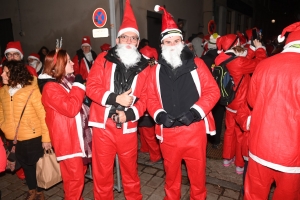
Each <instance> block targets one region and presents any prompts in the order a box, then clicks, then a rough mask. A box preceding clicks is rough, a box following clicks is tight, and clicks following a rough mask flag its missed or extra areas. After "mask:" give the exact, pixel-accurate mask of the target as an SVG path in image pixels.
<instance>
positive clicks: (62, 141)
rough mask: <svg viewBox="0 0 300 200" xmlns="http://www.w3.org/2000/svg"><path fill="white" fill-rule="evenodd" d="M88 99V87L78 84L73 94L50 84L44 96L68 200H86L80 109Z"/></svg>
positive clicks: (72, 90)
mask: <svg viewBox="0 0 300 200" xmlns="http://www.w3.org/2000/svg"><path fill="white" fill-rule="evenodd" d="M84 95H85V86H84V85H82V84H80V83H77V82H75V83H74V84H73V85H72V89H71V90H70V91H68V89H66V88H64V87H63V86H62V85H60V84H59V83H56V82H48V83H47V84H46V85H45V86H44V89H43V93H42V102H43V104H44V107H45V110H46V123H47V126H48V129H49V134H50V138H51V144H52V146H53V148H54V150H55V154H56V157H57V160H58V161H60V162H59V164H60V169H61V175H62V179H63V182H64V191H65V199H66V200H73V199H83V198H82V197H81V195H82V191H83V187H84V176H85V172H86V166H84V165H83V160H82V157H85V156H86V155H85V152H84V144H83V137H82V124H81V116H80V109H81V106H82V102H83V98H84Z"/></svg>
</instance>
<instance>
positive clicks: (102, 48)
mask: <svg viewBox="0 0 300 200" xmlns="http://www.w3.org/2000/svg"><path fill="white" fill-rule="evenodd" d="M100 49H101V51H102V52H103V51H108V50H109V49H110V44H107V43H104V44H102V45H101V46H100Z"/></svg>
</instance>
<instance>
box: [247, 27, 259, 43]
mask: <svg viewBox="0 0 300 200" xmlns="http://www.w3.org/2000/svg"><path fill="white" fill-rule="evenodd" d="M253 29H256V31H257V28H256V27H253V28H251V29H248V30H246V31H245V34H246V35H245V37H246V38H247V41H250V40H251V39H252V30H253Z"/></svg>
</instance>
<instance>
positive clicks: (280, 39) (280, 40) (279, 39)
mask: <svg viewBox="0 0 300 200" xmlns="http://www.w3.org/2000/svg"><path fill="white" fill-rule="evenodd" d="M277 40H278V42H279V43H281V42H283V41H284V40H285V36H284V35H283V36H281V35H278V37H277Z"/></svg>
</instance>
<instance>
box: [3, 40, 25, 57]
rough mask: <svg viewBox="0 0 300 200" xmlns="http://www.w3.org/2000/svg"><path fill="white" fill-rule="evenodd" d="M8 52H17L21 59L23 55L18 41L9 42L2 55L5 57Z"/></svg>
mask: <svg viewBox="0 0 300 200" xmlns="http://www.w3.org/2000/svg"><path fill="white" fill-rule="evenodd" d="M9 52H18V53H19V54H20V55H21V59H23V55H24V53H23V50H22V47H21V43H20V41H14V42H9V43H8V44H7V45H6V49H5V51H4V54H5V55H6V54H7V53H9Z"/></svg>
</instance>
